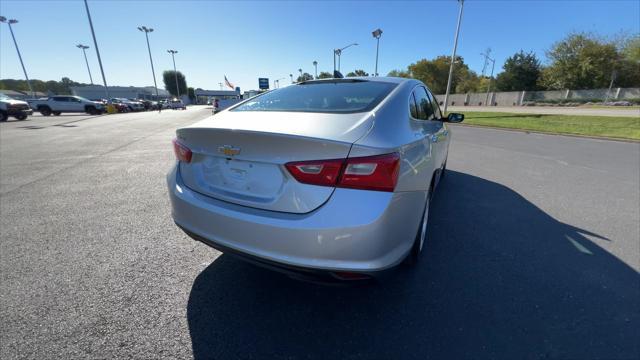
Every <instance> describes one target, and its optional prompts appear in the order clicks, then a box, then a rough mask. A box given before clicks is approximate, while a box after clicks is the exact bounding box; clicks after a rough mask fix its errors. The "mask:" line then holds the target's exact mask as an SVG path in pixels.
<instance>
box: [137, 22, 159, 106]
mask: <svg viewBox="0 0 640 360" xmlns="http://www.w3.org/2000/svg"><path fill="white" fill-rule="evenodd" d="M138 30H140V31H142V32H143V33H144V36H145V37H146V38H147V50H149V61H150V62H151V74H152V75H153V86H154V87H155V88H156V100H158V99H160V95H159V94H158V83H157V82H156V71H155V70H154V68H153V58H152V57H151V46H150V45H149V33H150V32H153V29H152V28H148V27H146V26H138Z"/></svg>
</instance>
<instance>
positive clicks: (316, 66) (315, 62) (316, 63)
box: [313, 60, 318, 80]
mask: <svg viewBox="0 0 640 360" xmlns="http://www.w3.org/2000/svg"><path fill="white" fill-rule="evenodd" d="M313 67H314V68H315V69H316V70H315V72H316V80H317V79H318V62H317V61H315V60H314V61H313Z"/></svg>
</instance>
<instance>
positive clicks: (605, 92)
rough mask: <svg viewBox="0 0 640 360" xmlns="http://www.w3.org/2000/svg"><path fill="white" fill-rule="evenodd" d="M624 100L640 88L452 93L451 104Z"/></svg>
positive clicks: (633, 96)
mask: <svg viewBox="0 0 640 360" xmlns="http://www.w3.org/2000/svg"><path fill="white" fill-rule="evenodd" d="M607 98H608V99H609V101H622V100H626V99H638V98H640V88H613V89H611V92H609V89H591V90H550V91H509V92H491V93H489V96H488V98H487V93H468V94H450V95H449V105H452V103H453V104H454V105H457V106H460V105H465V103H466V105H469V106H478V105H485V103H487V102H488V103H489V104H492V105H495V106H520V105H522V103H523V102H525V101H554V100H568V101H571V100H600V101H604V100H605V99H607ZM436 99H437V100H438V103H440V104H441V105H442V104H444V95H436Z"/></svg>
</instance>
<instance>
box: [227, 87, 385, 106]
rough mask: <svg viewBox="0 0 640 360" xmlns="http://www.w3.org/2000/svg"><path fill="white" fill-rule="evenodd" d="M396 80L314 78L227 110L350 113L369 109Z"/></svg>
mask: <svg viewBox="0 0 640 360" xmlns="http://www.w3.org/2000/svg"><path fill="white" fill-rule="evenodd" d="M395 86H396V84H393V83H386V82H377V81H344V80H342V81H318V82H308V83H303V84H298V85H291V86H287V87H285V88H282V89H276V90H273V91H270V92H268V93H265V94H263V95H260V96H256V97H255V98H253V99H251V100H249V101H247V102H245V103H243V104H240V105H238V106H236V107H235V108H233V109H232V110H231V111H302V112H320V113H354V112H362V111H369V110H371V109H373V108H374V107H375V106H376V105H378V104H379V103H380V101H382V99H384V98H385V97H386V96H387V95H388V94H389V93H390V92H391V90H393V88H394V87H395Z"/></svg>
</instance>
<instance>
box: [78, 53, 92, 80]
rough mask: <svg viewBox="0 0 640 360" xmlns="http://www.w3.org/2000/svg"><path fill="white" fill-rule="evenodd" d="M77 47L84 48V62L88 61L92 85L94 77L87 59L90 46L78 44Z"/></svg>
mask: <svg viewBox="0 0 640 360" xmlns="http://www.w3.org/2000/svg"><path fill="white" fill-rule="evenodd" d="M76 47H77V48H79V49H82V53H83V54H84V62H85V63H87V71H88V72H89V81H91V85H93V77H92V76H91V69H90V68H89V61H88V60H87V49H88V48H89V47H88V46H86V45H82V44H78V45H76Z"/></svg>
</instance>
